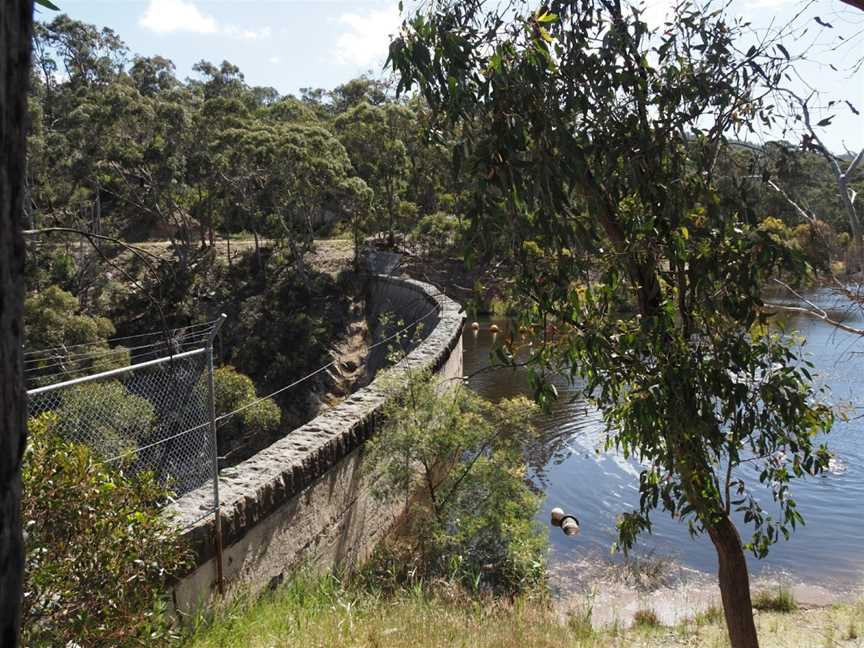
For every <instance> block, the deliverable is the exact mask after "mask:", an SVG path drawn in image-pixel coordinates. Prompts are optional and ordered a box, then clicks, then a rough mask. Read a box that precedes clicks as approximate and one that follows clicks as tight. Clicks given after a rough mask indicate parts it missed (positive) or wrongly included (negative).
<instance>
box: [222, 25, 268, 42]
mask: <svg viewBox="0 0 864 648" xmlns="http://www.w3.org/2000/svg"><path fill="white" fill-rule="evenodd" d="M222 33H223V34H225V35H226V36H229V37H230V38H240V39H242V40H259V39H265V38H270V36H272V34H273V32H272V31H271V30H270V28H269V27H264V28H263V29H259V30H258V31H255V30H254V29H243V28H242V27H238V26H237V25H226V26H225V28H224V29H223V30H222Z"/></svg>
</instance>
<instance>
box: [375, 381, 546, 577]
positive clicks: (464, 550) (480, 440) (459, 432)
mask: <svg viewBox="0 0 864 648" xmlns="http://www.w3.org/2000/svg"><path fill="white" fill-rule="evenodd" d="M401 382H402V383H403V384H401V385H400V386H397V385H395V384H394V385H393V387H392V389H393V397H392V398H391V399H390V401H388V405H387V406H386V407H385V410H384V416H385V419H386V420H387V421H388V422H387V424H386V426H385V428H384V430H382V432H381V433H380V434H378V435H377V436H376V437H375V438H374V439H373V440H372V441H371V442H370V445H369V459H370V461H369V464H368V465H369V468H368V469H369V470H373V471H380V473H381V478H380V479H379V480H378V481H377V482H376V489H375V493H376V495H377V496H379V497H388V498H392V497H406V496H407V495H408V494H409V493H414V492H415V491H416V502H415V503H414V504H412V507H411V520H410V536H411V541H410V543H409V544H410V545H411V548H412V549H411V552H412V553H413V555H409V556H404V555H402V556H400V555H395V556H389V557H388V556H386V555H384V556H383V558H382V562H383V566H381V565H379V566H375V565H374V564H373V565H372V567H371V569H379V570H381V571H382V573H383V574H384V575H385V576H387V575H388V574H389V576H387V577H388V578H390V577H392V578H393V579H394V580H396V581H398V580H400V578H402V576H403V575H405V574H407V573H408V572H409V571H411V570H415V574H417V575H419V576H420V577H422V578H436V577H440V578H446V579H448V580H452V581H458V582H460V583H461V584H462V585H464V586H466V587H467V588H469V589H472V590H484V591H493V592H496V593H516V592H520V591H524V590H529V589H532V588H533V587H535V586H537V585H538V584H540V583H541V581H542V579H543V577H544V574H545V565H544V553H545V546H546V545H545V536H544V535H543V533H542V530H541V529H540V528H539V527H538V525H537V524H536V522H535V521H534V515H535V513H536V511H537V509H538V506H539V503H540V500H539V497H538V496H537V495H536V494H535V493H534V492H533V491H532V490H531V488H530V486H529V484H528V483H527V480H526V476H525V465H524V460H523V452H522V449H523V447H524V444H525V443H526V436H527V435H529V434H531V433H532V430H531V426H530V423H529V420H530V417H531V416H532V415H533V414H534V413H535V411H536V410H535V406H534V405H533V403H531V402H530V401H528V400H527V399H525V398H517V399H513V400H507V401H503V402H502V403H500V404H497V405H496V404H493V403H490V402H489V401H486V400H484V399H482V398H481V397H480V396H478V395H477V394H475V393H474V392H471V391H470V390H468V389H467V388H465V387H463V386H461V385H458V386H453V387H452V388H449V389H444V388H443V387H442V386H441V385H439V384H438V383H437V381H436V380H435V379H434V378H430V377H429V376H428V375H414V376H411V377H409V379H408V381H407V385H405V384H404V380H403V381H401ZM397 553H398V550H397ZM379 558H381V557H380V556H379Z"/></svg>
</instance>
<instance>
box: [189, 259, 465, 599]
mask: <svg viewBox="0 0 864 648" xmlns="http://www.w3.org/2000/svg"><path fill="white" fill-rule="evenodd" d="M367 312H369V313H371V314H372V315H373V317H375V318H376V319H377V320H383V321H384V322H385V323H383V324H381V325H379V326H378V327H376V328H377V330H375V331H374V339H373V341H377V340H382V339H384V338H386V337H388V336H391V335H393V334H394V333H395V332H397V331H401V330H402V329H404V328H406V326H408V325H411V324H413V326H410V327H409V328H408V330H405V331H403V332H402V333H400V335H399V337H398V338H394V339H393V340H390V341H388V342H386V343H382V344H380V345H378V346H376V347H374V348H373V349H372V350H371V351H370V357H369V359H368V360H367V362H368V363H369V366H370V367H371V368H373V369H378V368H380V367H381V366H383V365H384V364H385V363H386V359H387V353H388V351H390V350H392V349H393V345H394V344H400V341H401V340H403V339H404V338H406V337H408V338H409V339H410V338H411V337H412V336H413V344H416V347H415V348H414V349H413V350H411V351H410V352H409V353H408V355H407V356H405V357H404V359H403V360H402V361H401V362H400V363H399V364H398V365H397V366H396V367H395V368H394V369H393V371H403V372H404V371H407V370H417V369H425V370H429V371H432V372H434V373H435V374H436V375H437V376H438V377H439V378H440V379H442V380H448V379H453V378H458V377H461V376H462V327H463V325H464V315H463V314H462V313H460V306H459V305H458V304H457V303H456V302H454V301H452V300H450V299H448V298H447V297H446V296H444V295H443V294H441V293H440V292H439V291H438V289H436V288H435V287H434V286H431V285H429V284H425V283H422V282H419V281H414V280H411V279H402V278H395V277H385V276H372V277H371V278H370V282H369V286H368V289H367ZM385 313H386V314H387V315H386V317H381V316H382V315H383V314H385ZM417 338H420V339H421V341H420V342H419V344H418V343H417ZM402 343H403V344H406V345H407V342H402ZM386 400H387V392H386V390H385V388H384V387H383V386H382V384H381V380H380V378H376V380H374V381H373V382H372V383H370V384H369V385H368V386H367V387H364V388H363V389H360V390H359V391H357V392H355V393H354V394H352V395H351V396H349V397H348V398H346V399H345V400H344V401H343V402H341V403H340V404H338V405H336V406H334V407H332V408H330V409H328V410H327V411H325V412H324V413H322V414H320V415H319V416H317V417H316V418H315V419H313V420H312V421H310V422H309V423H307V424H306V425H303V426H301V427H299V428H296V429H295V430H293V431H292V432H290V433H289V434H287V435H286V436H285V437H283V438H282V439H280V440H279V441H277V442H275V443H273V444H272V445H271V446H269V447H268V448H265V449H264V450H262V451H260V452H259V453H257V454H256V455H255V456H253V457H251V458H249V459H247V460H246V461H244V462H242V463H240V464H238V465H236V466H234V467H231V468H226V469H223V470H222V471H221V472H220V475H219V492H220V501H221V516H220V522H221V527H222V532H221V535H222V545H223V560H222V565H223V570H224V584H225V590H226V594H228V595H231V594H234V593H237V592H241V591H243V592H252V593H255V592H258V591H260V590H262V589H264V588H266V587H268V586H274V585H276V584H278V583H279V582H280V581H281V580H282V579H283V578H284V577H286V576H287V575H289V574H290V572H291V571H292V569H296V568H297V567H298V566H300V565H301V564H309V565H312V566H317V567H320V568H327V567H331V566H334V565H345V566H348V567H350V566H352V565H354V564H355V563H357V562H359V561H362V560H364V559H365V558H366V557H368V556H369V554H370V553H371V552H372V550H373V549H374V548H375V546H376V544H377V543H378V541H379V540H380V539H381V538H382V537H383V536H384V535H386V534H387V533H388V531H389V530H390V529H391V528H392V527H393V525H394V523H395V522H396V521H397V520H398V519H399V517H400V516H401V515H402V513H403V512H404V511H405V508H406V501H405V500H404V499H403V500H399V501H387V502H382V501H380V500H378V499H375V498H373V496H372V494H371V486H372V484H373V483H374V481H375V476H374V474H372V473H370V471H369V470H368V469H366V470H364V457H363V442H364V441H365V440H366V439H368V438H369V437H370V436H371V435H373V434H374V433H375V432H376V428H377V427H378V425H379V424H380V422H381V416H380V411H381V408H382V406H383V405H384V404H385V402H386ZM211 502H212V488H211V487H206V488H202V489H200V490H198V491H193V492H191V493H188V494H187V495H185V496H183V497H182V498H180V499H179V500H178V501H177V502H176V504H175V505H174V507H173V509H174V511H175V512H176V518H175V523H176V524H177V525H178V526H179V527H180V528H184V529H185V531H184V535H185V537H186V539H187V540H188V541H189V542H190V544H191V545H192V547H193V549H194V552H195V557H196V560H195V567H194V569H193V570H192V571H191V572H190V573H188V574H187V575H186V576H185V577H183V578H182V579H180V581H179V582H178V583H177V584H176V586H175V588H174V592H173V595H174V606H175V609H176V610H177V611H179V612H181V613H190V612H194V611H196V610H198V609H201V608H202V607H203V606H207V605H209V603H210V601H211V599H212V598H213V596H214V595H215V594H216V591H217V564H216V544H215V537H216V536H215V531H214V530H215V521H214V519H213V518H214V516H213V515H212V514H209V515H206V517H204V518H202V519H198V518H200V517H201V516H202V515H203V513H202V511H207V510H208V509H209V508H210V505H211Z"/></svg>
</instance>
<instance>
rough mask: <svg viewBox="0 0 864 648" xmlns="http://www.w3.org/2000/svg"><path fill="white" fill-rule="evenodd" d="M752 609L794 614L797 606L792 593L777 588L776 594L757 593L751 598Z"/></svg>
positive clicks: (783, 588)
mask: <svg viewBox="0 0 864 648" xmlns="http://www.w3.org/2000/svg"><path fill="white" fill-rule="evenodd" d="M753 608H754V609H756V610H759V611H761V612H784V613H788V612H794V611H795V610H797V609H798V604H797V603H796V602H795V599H794V598H793V596H792V593H791V592H790V591H789V590H787V589H786V588H785V587H779V588H777V592H766V591H761V592H757V593H756V594H755V595H754V596H753Z"/></svg>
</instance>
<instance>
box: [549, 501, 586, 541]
mask: <svg viewBox="0 0 864 648" xmlns="http://www.w3.org/2000/svg"><path fill="white" fill-rule="evenodd" d="M549 518H550V520H549V521H550V522H551V523H552V526H556V527H561V530H562V531H563V532H564V535H567V536H575V535H577V534H578V533H579V520H577V519H576V516H575V515H567V514H566V513H564V510H563V509H561V508H558V507H557V506H556V507H555V508H553V509H552V510H551V511H549Z"/></svg>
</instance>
